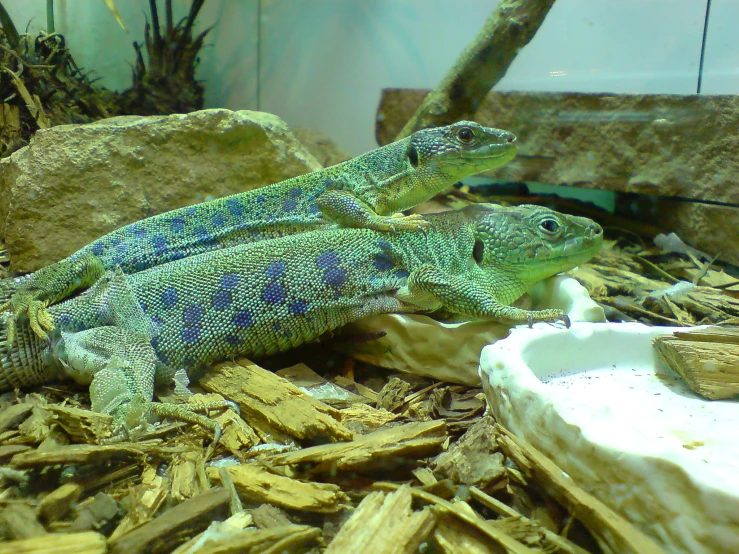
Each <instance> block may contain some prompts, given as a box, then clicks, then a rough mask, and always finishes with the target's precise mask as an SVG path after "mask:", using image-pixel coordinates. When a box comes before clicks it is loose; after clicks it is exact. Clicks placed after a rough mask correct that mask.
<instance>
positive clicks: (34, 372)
mask: <svg viewBox="0 0 739 554" xmlns="http://www.w3.org/2000/svg"><path fill="white" fill-rule="evenodd" d="M8 317H13V316H12V314H11V313H10V312H5V313H2V314H0V392H3V391H8V390H13V389H15V388H20V387H28V386H32V385H39V384H42V383H46V382H48V381H51V380H53V379H54V378H55V377H56V375H57V372H56V371H55V370H54V369H53V368H52V367H51V366H50V365H49V364H48V363H47V358H48V351H49V347H48V344H47V343H46V342H45V341H43V340H41V339H40V338H38V337H37V336H36V335H35V334H34V332H33V331H32V330H31V328H30V326H29V325H28V322H27V321H26V322H23V323H21V324H20V325H18V326H17V327H16V339H15V341H14V343H13V344H12V345H9V344H8V341H7V337H8V329H7V325H6V322H7V319H8Z"/></svg>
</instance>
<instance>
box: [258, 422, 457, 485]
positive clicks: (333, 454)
mask: <svg viewBox="0 0 739 554" xmlns="http://www.w3.org/2000/svg"><path fill="white" fill-rule="evenodd" d="M446 440H447V432H446V424H445V423H444V422H443V421H424V422H419V423H408V424H406V425H398V426H396V427H391V428H389V429H383V430H381V431H375V432H373V433H369V434H368V435H362V436H360V437H357V438H356V439H354V440H353V441H351V442H347V443H341V444H323V445H320V446H312V447H310V448H304V449H302V450H298V451H296V452H288V453H285V454H277V455H275V456H273V457H272V458H271V459H270V461H271V462H272V463H274V464H277V465H280V464H299V463H305V462H311V463H314V464H317V465H316V467H314V468H312V471H315V472H320V473H325V472H328V473H331V472H334V471H336V470H337V469H341V470H348V469H351V470H359V469H362V468H364V469H367V468H372V469H377V467H378V466H379V464H381V463H382V462H383V460H384V461H386V462H389V463H392V464H397V462H398V460H399V459H402V458H409V459H412V460H417V459H420V458H425V457H428V456H432V455H433V454H435V453H437V452H438V451H439V450H440V449H441V445H442V444H443V443H444V441H446Z"/></svg>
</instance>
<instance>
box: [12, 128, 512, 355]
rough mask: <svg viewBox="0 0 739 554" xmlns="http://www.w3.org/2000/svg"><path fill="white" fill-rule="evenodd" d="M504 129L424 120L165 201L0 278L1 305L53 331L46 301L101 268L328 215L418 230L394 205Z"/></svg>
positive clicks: (480, 155) (419, 193)
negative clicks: (402, 131)
mask: <svg viewBox="0 0 739 554" xmlns="http://www.w3.org/2000/svg"><path fill="white" fill-rule="evenodd" d="M515 140H516V137H515V136H514V135H513V134H511V133H509V132H508V131H503V130H500V129H493V128H488V127H483V126H481V125H478V124H477V123H473V122H469V121H461V122H459V123H455V124H453V125H449V126H446V127H438V128H434V129H424V130H421V131H418V132H416V133H414V134H413V135H411V136H410V137H407V138H405V139H402V140H399V141H396V142H393V143H391V144H388V145H386V146H383V147H382V148H378V149H376V150H372V151H371V152H368V153H366V154H363V155H361V156H358V157H356V158H353V159H351V160H348V161H346V162H343V163H340V164H337V165H334V166H331V167H327V168H325V169H322V170H320V171H314V172H312V173H308V174H305V175H301V176H299V177H294V178H292V179H287V180H286V181H282V182H280V183H277V184H274V185H271V186H268V187H263V188H260V189H256V190H252V191H249V192H244V193H241V194H236V195H233V196H229V197H225V198H220V199H217V200H213V201H210V202H206V203H203V204H199V205H196V206H190V207H185V208H180V209H177V210H172V211H170V212H166V213H163V214H160V215H157V216H154V217H150V218H147V219H144V220H141V221H139V222H136V223H132V224H130V225H127V226H125V227H122V228H120V229H118V230H116V231H113V232H111V233H109V234H107V235H105V236H103V237H102V238H100V239H98V240H96V241H95V242H93V243H91V244H89V245H88V246H86V247H84V248H82V249H81V250H79V251H78V252H76V253H74V254H72V255H71V256H70V257H68V258H66V259H64V260H62V261H60V262H58V263H56V264H53V265H51V266H48V267H45V268H42V269H40V270H39V271H37V272H35V273H33V274H32V275H31V276H30V277H29V278H27V279H20V280H13V279H8V280H5V281H2V282H0V311H1V310H12V311H13V312H14V314H15V315H16V317H15V318H14V319H12V320H9V321H8V336H9V339H10V340H11V342H12V340H13V338H14V335H15V322H16V321H17V320H18V318H19V317H25V316H28V318H29V320H30V324H31V329H32V330H33V331H34V332H35V333H36V334H37V335H38V336H39V337H44V336H46V331H52V330H53V321H52V319H51V318H50V316H49V313H48V312H47V310H46V308H47V307H48V306H49V305H51V304H54V303H57V302H60V301H61V300H64V299H66V298H69V297H70V296H71V295H72V294H73V293H74V292H76V291H78V290H81V289H85V288H88V287H89V286H91V285H92V284H93V283H95V282H96V281H97V280H98V279H99V278H100V277H101V276H102V275H103V274H104V273H105V271H106V270H111V269H113V268H115V267H120V268H121V269H122V270H123V272H124V273H126V274H133V273H136V272H139V271H143V270H146V269H148V268H151V267H155V266H158V265H161V264H164V263H167V262H170V261H174V260H178V259H182V258H186V257H189V256H193V255H196V254H200V253H203V252H207V251H211V250H215V249H221V248H228V247H231V246H234V245H237V244H245V243H251V242H258V241H262V240H265V239H272V238H276V237H281V236H285V235H292V234H296V233H302V232H304V231H308V230H311V229H315V228H317V227H319V226H325V225H326V224H328V223H334V224H338V225H340V226H343V227H363V228H367V229H374V230H379V231H394V230H408V229H416V230H417V229H419V228H421V227H422V226H423V225H424V221H423V219H422V218H420V216H417V215H410V216H401V215H399V214H396V212H399V211H401V210H405V209H407V208H410V207H412V206H415V205H416V204H419V203H421V202H423V201H425V200H428V199H429V198H431V197H432V196H434V195H435V194H437V193H439V192H441V191H443V190H445V189H446V188H448V187H449V186H451V185H452V184H454V183H456V182H457V181H459V180H460V179H462V178H464V177H467V176H469V175H474V174H476V173H480V172H482V171H486V170H489V169H493V168H496V167H499V166H501V165H503V164H505V163H507V162H508V161H510V160H511V159H513V157H514V156H515V155H516V145H515Z"/></svg>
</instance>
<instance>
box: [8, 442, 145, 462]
mask: <svg viewBox="0 0 739 554" xmlns="http://www.w3.org/2000/svg"><path fill="white" fill-rule="evenodd" d="M146 451H147V448H146V447H145V446H144V445H142V444H141V443H138V444H135V445H134V444H123V443H121V444H114V445H101V446H91V445H86V444H74V445H71V446H63V447H61V448H58V449H56V450H48V451H43V452H42V451H39V450H33V451H31V452H21V453H20V454H16V455H15V456H13V458H12V459H11V460H10V465H11V466H12V467H16V468H28V467H37V466H52V465H56V464H99V463H101V462H103V461H106V460H110V459H114V458H128V457H132V456H141V455H142V454H145V453H146Z"/></svg>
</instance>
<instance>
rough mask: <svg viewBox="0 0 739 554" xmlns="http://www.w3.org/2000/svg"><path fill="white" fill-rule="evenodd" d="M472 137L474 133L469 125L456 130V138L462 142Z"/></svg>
mask: <svg viewBox="0 0 739 554" xmlns="http://www.w3.org/2000/svg"><path fill="white" fill-rule="evenodd" d="M474 137H475V134H474V133H473V132H472V129H470V128H469V127H462V128H461V129H460V130H459V131H457V138H458V139H459V140H461V141H462V142H464V143H467V142H470V141H471V140H472V139H473V138H474Z"/></svg>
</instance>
